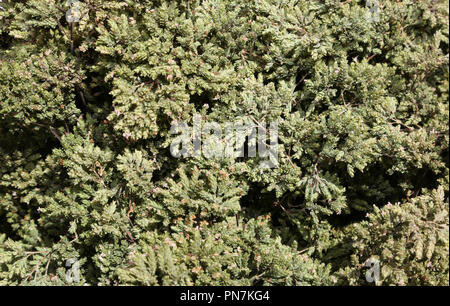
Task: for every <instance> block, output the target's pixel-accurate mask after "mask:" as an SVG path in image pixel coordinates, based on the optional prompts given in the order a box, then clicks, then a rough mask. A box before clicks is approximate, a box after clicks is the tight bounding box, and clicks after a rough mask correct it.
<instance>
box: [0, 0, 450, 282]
mask: <svg viewBox="0 0 450 306" xmlns="http://www.w3.org/2000/svg"><path fill="white" fill-rule="evenodd" d="M448 4H449V3H448V1H445V0H444V1H440V0H437V1H436V0H421V1H412V0H404V1H401V0H397V1H394V0H389V1H379V9H378V11H377V12H375V13H374V12H371V11H370V10H369V8H368V7H367V6H366V1H357V0H354V1H339V0H297V1H294V0H287V1H279V0H248V1H235V0H203V1H200V0H176V1H175V0H173V1H166V0H152V1H151V0H143V1H134V0H123V1H112V0H111V1H100V0H85V1H79V2H77V3H76V6H77V7H76V8H77V9H78V10H79V12H80V15H79V16H80V17H81V18H80V19H79V20H77V22H74V23H69V22H68V21H67V20H66V17H65V16H66V11H67V10H68V9H69V8H70V7H69V6H68V5H67V3H66V1H62V0H28V1H2V2H0V284H2V285H17V284H21V285H32V284H39V285H52V284H54V285H69V284H74V282H72V279H71V278H67V277H66V275H65V273H66V270H67V266H66V262H67V261H68V260H71V259H76V260H78V263H79V267H80V281H79V282H76V283H75V284H89V285H117V284H130V285H343V284H350V285H368V284H372V285H373V284H374V283H368V282H367V281H366V278H365V273H366V271H367V269H368V267H366V265H365V263H366V261H367V260H368V259H376V260H378V261H379V264H380V267H381V273H380V279H379V280H378V281H377V282H376V284H382V285H448V284H449V261H448V254H449V216H448V212H449V201H448V196H449V186H448V185H449V151H448V147H449V126H448V120H449V104H448V92H449V66H448V64H449V55H448V54H449V20H448V17H449V14H448V13H449V8H448ZM72 6H73V4H72ZM375 14H376V16H375ZM196 114H200V115H201V116H202V117H203V118H204V120H206V121H209V122H218V123H219V124H221V125H223V126H224V125H225V123H226V122H230V121H236V120H242V121H246V120H247V121H248V120H254V121H255V122H271V121H274V120H277V121H278V134H279V148H278V150H279V154H278V161H279V166H278V167H277V168H272V169H270V168H269V169H261V168H260V167H259V163H260V160H259V158H248V157H245V158H232V157H227V158H204V157H190V158H174V157H173V156H172V155H171V153H170V143H171V142H172V141H173V140H174V138H175V137H176V136H177V135H173V134H171V133H170V128H171V125H172V124H173V123H176V122H186V123H189V124H191V123H192V119H193V117H194V115H196Z"/></svg>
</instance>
